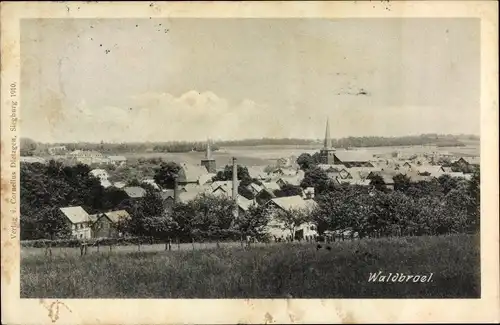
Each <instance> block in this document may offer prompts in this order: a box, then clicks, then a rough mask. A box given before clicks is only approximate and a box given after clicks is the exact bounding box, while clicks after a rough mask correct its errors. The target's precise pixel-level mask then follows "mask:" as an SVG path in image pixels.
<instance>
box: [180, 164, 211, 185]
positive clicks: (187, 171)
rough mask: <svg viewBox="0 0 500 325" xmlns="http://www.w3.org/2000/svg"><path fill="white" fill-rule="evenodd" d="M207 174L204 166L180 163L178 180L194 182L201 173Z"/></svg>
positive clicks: (198, 178)
mask: <svg viewBox="0 0 500 325" xmlns="http://www.w3.org/2000/svg"><path fill="white" fill-rule="evenodd" d="M207 174H209V173H208V171H207V169H206V167H205V166H199V165H188V164H186V163H182V164H181V170H180V171H179V182H186V183H196V182H199V180H200V177H201V176H202V175H207Z"/></svg>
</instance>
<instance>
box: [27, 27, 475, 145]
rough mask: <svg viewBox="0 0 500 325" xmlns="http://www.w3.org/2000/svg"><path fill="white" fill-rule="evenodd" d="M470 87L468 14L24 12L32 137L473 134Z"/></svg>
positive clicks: (56, 139) (472, 64) (156, 138)
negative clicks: (72, 15)
mask: <svg viewBox="0 0 500 325" xmlns="http://www.w3.org/2000/svg"><path fill="white" fill-rule="evenodd" d="M479 100H480V25H479V20H478V19H466V18H449V19H444V18H439V19H435V18H413V19H388V18H378V19H377V18H357V19H297V18H295V19H255V18H253V19H199V18H182V19H180V18H171V19H168V18H152V19H148V18H141V19H29V20H28V19H26V20H23V22H22V23H21V105H22V106H21V120H20V127H21V135H22V136H23V137H30V138H32V139H35V140H37V141H41V142H72V141H90V142H100V141H105V142H129V141H175V140H179V141H192V140H205V139H207V138H211V139H224V140H231V139H243V138H262V137H277V138H284V137H290V138H311V139H317V138H322V137H323V136H324V133H325V123H326V119H327V118H329V120H330V129H331V130H330V134H331V136H332V137H333V138H341V137H347V136H401V135H412V134H421V133H446V134H448V133H451V134H460V133H465V134H479V133H480V130H479V128H480V120H479V113H480V102H479Z"/></svg>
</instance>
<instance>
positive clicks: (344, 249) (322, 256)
mask: <svg viewBox="0 0 500 325" xmlns="http://www.w3.org/2000/svg"><path fill="white" fill-rule="evenodd" d="M330 246H331V248H332V249H331V250H326V249H324V248H322V249H320V250H316V244H308V243H306V244H305V243H302V244H298V243H297V244H267V245H264V244H261V245H257V246H254V247H251V248H249V249H245V248H241V247H239V246H238V245H233V246H223V247H221V248H220V249H216V248H210V247H206V248H205V249H195V250H192V249H191V250H189V249H181V250H173V251H161V250H158V251H152V250H151V251H141V252H137V251H136V252H134V251H129V252H121V253H118V251H112V252H109V250H107V249H102V250H101V251H100V252H99V253H92V254H88V255H86V256H83V257H80V256H79V255H78V254H54V255H53V256H52V257H45V256H44V254H43V253H40V254H26V252H22V253H21V298H286V297H293V298H398V297H407V298H445V297H448V298H475V297H480V259H479V236H475V235H453V236H442V237H408V238H383V239H366V240H355V241H344V242H335V243H333V244H330ZM378 271H382V272H387V273H389V272H392V273H396V272H399V273H401V272H403V273H405V274H423V275H428V274H430V273H431V272H432V273H434V275H433V281H432V282H429V283H413V282H408V283H372V282H368V277H369V275H370V273H375V272H378Z"/></svg>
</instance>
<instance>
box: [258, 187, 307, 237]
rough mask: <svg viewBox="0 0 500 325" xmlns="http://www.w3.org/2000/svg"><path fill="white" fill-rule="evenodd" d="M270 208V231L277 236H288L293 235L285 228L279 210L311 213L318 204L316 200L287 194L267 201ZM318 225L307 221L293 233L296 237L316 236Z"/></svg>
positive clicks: (268, 228)
mask: <svg viewBox="0 0 500 325" xmlns="http://www.w3.org/2000/svg"><path fill="white" fill-rule="evenodd" d="M266 206H267V207H268V208H269V210H270V221H269V223H268V225H267V231H268V233H269V234H270V235H271V236H273V237H277V238H282V237H287V236H289V235H291V233H290V230H288V229H286V228H285V225H284V223H283V222H282V221H280V220H278V219H277V217H276V214H277V213H278V211H279V210H281V211H291V210H302V211H303V212H304V213H306V214H309V213H311V212H312V211H313V209H314V208H315V207H316V206H317V203H316V202H315V201H314V200H305V199H304V198H303V197H302V196H300V195H296V196H287V197H280V198H274V199H271V200H270V201H269V202H267V203H266ZM316 235H317V230H316V226H315V225H314V224H313V223H311V222H305V223H303V224H301V225H300V226H298V227H297V228H296V229H295V233H294V234H293V236H294V238H295V239H303V238H304V237H305V236H316Z"/></svg>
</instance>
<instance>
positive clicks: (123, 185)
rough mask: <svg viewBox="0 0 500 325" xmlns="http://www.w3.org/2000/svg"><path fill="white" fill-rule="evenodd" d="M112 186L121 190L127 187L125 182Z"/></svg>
mask: <svg viewBox="0 0 500 325" xmlns="http://www.w3.org/2000/svg"><path fill="white" fill-rule="evenodd" d="M113 186H114V187H116V188H119V189H121V188H124V187H125V186H127V184H126V183H125V182H115V183H114V184H113Z"/></svg>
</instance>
